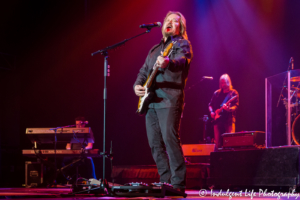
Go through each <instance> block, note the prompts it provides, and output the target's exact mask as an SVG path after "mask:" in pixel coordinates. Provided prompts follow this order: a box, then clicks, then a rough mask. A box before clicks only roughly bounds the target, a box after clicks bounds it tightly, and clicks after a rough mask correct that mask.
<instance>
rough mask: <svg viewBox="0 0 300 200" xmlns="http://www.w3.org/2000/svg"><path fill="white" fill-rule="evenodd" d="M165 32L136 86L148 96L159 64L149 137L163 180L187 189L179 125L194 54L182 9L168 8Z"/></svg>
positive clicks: (148, 115)
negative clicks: (169, 50) (147, 84)
mask: <svg viewBox="0 0 300 200" xmlns="http://www.w3.org/2000/svg"><path fill="white" fill-rule="evenodd" d="M162 34H163V38H162V40H161V41H160V43H159V44H157V45H155V46H154V47H153V48H152V49H151V50H150V52H149V54H148V56H147V58H146V61H145V63H144V65H143V66H142V68H141V69H140V72H139V73H138V77H137V79H136V82H135V84H134V86H133V87H134V91H135V94H136V95H137V96H144V95H145V88H144V87H143V86H142V85H144V83H145V82H146V80H147V77H148V75H149V74H150V73H151V70H152V68H153V66H154V65H155V63H156V64H157V65H158V66H159V71H158V73H157V75H156V77H155V79H154V85H152V86H153V88H151V90H152V91H153V92H154V98H153V101H152V102H151V103H150V104H149V106H148V110H147V113H146V129H147V137H148V142H149V145H150V148H151V152H152V156H153V159H154V161H155V162H156V165H157V169H158V173H159V175H160V181H161V182H166V183H171V184H172V185H173V188H175V189H177V190H180V191H184V190H185V176H186V166H185V161H184V157H183V152H182V148H181V142H180V138H179V127H180V116H181V112H182V110H183V101H184V87H185V83H186V80H187V76H188V72H189V68H190V63H191V60H192V57H193V53H192V46H191V44H190V42H189V41H188V37H187V33H186V20H185V18H184V16H183V15H182V14H181V13H179V12H168V13H167V15H166V17H165V19H164V23H163V27H162ZM171 42H173V43H174V42H176V43H174V45H173V47H172V50H173V52H172V53H171V55H170V56H169V57H163V56H161V52H163V51H164V49H165V48H166V47H167V46H168V45H169V44H170V43H171ZM166 152H167V153H166Z"/></svg>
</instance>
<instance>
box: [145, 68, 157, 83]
mask: <svg viewBox="0 0 300 200" xmlns="http://www.w3.org/2000/svg"><path fill="white" fill-rule="evenodd" d="M157 71H158V67H154V70H153V72H152V73H151V75H150V77H149V79H148V82H147V84H146V88H150V87H151V85H152V83H153V80H154V77H155V75H156V73H157Z"/></svg>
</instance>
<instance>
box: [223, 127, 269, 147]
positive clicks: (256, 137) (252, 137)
mask: <svg viewBox="0 0 300 200" xmlns="http://www.w3.org/2000/svg"><path fill="white" fill-rule="evenodd" d="M222 137H223V148H263V147H265V132H263V131H244V132H237V133H224V134H223V135H222Z"/></svg>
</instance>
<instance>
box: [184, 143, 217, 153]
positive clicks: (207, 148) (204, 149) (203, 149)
mask: <svg viewBox="0 0 300 200" xmlns="http://www.w3.org/2000/svg"><path fill="white" fill-rule="evenodd" d="M214 149H215V144H184V145H182V151H183V155H184V156H210V153H211V152H213V151H214Z"/></svg>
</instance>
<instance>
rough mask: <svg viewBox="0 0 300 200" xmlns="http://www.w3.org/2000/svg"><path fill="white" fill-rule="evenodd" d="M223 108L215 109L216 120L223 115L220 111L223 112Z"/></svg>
mask: <svg viewBox="0 0 300 200" xmlns="http://www.w3.org/2000/svg"><path fill="white" fill-rule="evenodd" d="M222 110H223V109H221V108H220V109H218V110H216V111H215V118H214V120H217V119H219V118H220V117H221V115H220V113H221V112H222Z"/></svg>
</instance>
